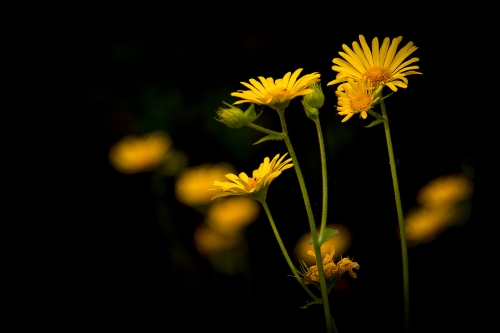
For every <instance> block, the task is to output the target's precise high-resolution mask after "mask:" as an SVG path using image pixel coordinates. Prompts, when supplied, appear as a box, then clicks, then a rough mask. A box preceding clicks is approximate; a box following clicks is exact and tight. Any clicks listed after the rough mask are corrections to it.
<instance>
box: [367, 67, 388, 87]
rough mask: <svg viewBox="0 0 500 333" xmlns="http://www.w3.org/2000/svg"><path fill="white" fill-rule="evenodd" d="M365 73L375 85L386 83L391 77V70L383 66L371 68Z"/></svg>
mask: <svg viewBox="0 0 500 333" xmlns="http://www.w3.org/2000/svg"><path fill="white" fill-rule="evenodd" d="M364 75H365V76H366V77H367V78H368V79H370V81H371V83H372V85H373V86H378V85H379V84H384V83H386V82H387V80H389V78H390V77H391V75H390V73H389V70H388V69H387V68H385V67H381V66H375V67H372V68H369V69H368V70H367V71H366V72H365V74H364Z"/></svg>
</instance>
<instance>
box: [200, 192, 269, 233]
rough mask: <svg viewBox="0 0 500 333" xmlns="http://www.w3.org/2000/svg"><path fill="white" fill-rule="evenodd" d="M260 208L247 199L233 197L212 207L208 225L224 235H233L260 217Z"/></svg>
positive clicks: (209, 211)
mask: <svg viewBox="0 0 500 333" xmlns="http://www.w3.org/2000/svg"><path fill="white" fill-rule="evenodd" d="M259 209H260V206H259V204H258V203H257V202H255V200H252V199H250V198H247V197H242V196H238V197H233V198H228V199H227V200H221V201H218V202H215V203H214V204H212V205H210V208H209V210H208V213H207V224H208V225H209V226H210V227H211V228H212V229H214V230H217V231H218V232H219V233H222V234H224V235H233V234H235V233H238V232H240V231H241V230H242V229H243V228H244V227H246V226H247V225H249V224H250V223H252V222H253V221H255V220H256V219H257V217H259Z"/></svg>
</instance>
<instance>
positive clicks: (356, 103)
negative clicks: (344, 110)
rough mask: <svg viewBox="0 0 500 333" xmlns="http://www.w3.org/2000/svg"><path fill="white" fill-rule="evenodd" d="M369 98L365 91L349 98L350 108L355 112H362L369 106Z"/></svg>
mask: <svg viewBox="0 0 500 333" xmlns="http://www.w3.org/2000/svg"><path fill="white" fill-rule="evenodd" d="M370 106H371V98H370V96H368V95H367V94H366V93H359V94H357V95H355V96H354V97H353V98H351V108H352V109H353V110H354V111H357V112H363V111H366V110H368V109H369V108H370Z"/></svg>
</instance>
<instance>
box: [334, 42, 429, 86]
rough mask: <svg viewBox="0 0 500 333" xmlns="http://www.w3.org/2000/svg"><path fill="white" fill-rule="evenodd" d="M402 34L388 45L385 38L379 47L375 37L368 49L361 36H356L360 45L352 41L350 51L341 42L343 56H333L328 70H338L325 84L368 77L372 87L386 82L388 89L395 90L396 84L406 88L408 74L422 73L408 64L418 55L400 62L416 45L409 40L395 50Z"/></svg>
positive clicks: (416, 59)
mask: <svg viewBox="0 0 500 333" xmlns="http://www.w3.org/2000/svg"><path fill="white" fill-rule="evenodd" d="M402 39H403V37H401V36H399V37H398V38H394V39H393V40H392V43H391V45H390V46H389V42H390V39H389V38H388V37H386V38H385V39H384V42H383V43H382V46H381V47H380V48H379V43H378V38H376V37H375V38H374V39H373V41H372V48H371V50H370V47H369V46H368V44H367V43H366V41H365V37H364V36H363V35H359V40H360V42H361V47H360V46H359V44H358V43H357V42H353V43H352V48H353V50H354V51H353V50H351V49H350V48H349V47H348V46H347V45H345V44H343V45H342V48H343V49H344V51H345V53H344V52H339V54H340V55H341V56H342V57H343V58H344V59H345V60H343V59H340V58H334V59H333V63H334V64H336V65H337V66H333V67H332V69H333V70H334V71H336V72H338V74H337V76H336V79H335V80H333V81H331V82H329V83H328V84H327V85H328V86H330V85H332V84H336V83H340V82H346V81H347V80H348V78H351V79H354V80H362V79H363V78H364V77H366V78H368V79H369V80H370V82H371V84H372V85H373V86H374V87H375V86H378V85H387V86H388V87H389V88H390V89H391V90H392V91H397V90H398V88H397V87H401V88H406V87H407V86H408V79H407V78H406V77H405V76H407V75H410V74H422V73H420V72H415V71H414V69H418V68H419V67H418V66H409V65H410V64H412V63H414V62H417V61H418V60H419V59H418V58H411V59H410V60H407V61H405V62H403V61H404V60H405V59H406V58H408V57H409V56H410V55H411V54H412V53H413V52H415V51H416V50H417V49H418V48H417V47H416V46H413V42H409V43H408V44H406V46H405V47H403V48H402V49H400V50H399V51H398V53H396V50H397V48H398V45H399V43H400V42H401V40H402Z"/></svg>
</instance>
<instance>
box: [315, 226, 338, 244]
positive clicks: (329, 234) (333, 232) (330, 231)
mask: <svg viewBox="0 0 500 333" xmlns="http://www.w3.org/2000/svg"><path fill="white" fill-rule="evenodd" d="M338 233H339V231H338V230H335V229H330V228H325V232H324V234H323V239H318V242H319V246H321V244H323V243H324V242H326V241H327V240H329V239H330V238H332V237H333V236H335V235H336V234H338Z"/></svg>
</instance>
